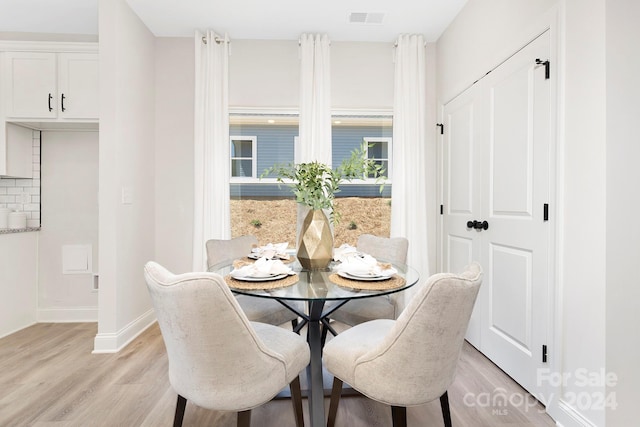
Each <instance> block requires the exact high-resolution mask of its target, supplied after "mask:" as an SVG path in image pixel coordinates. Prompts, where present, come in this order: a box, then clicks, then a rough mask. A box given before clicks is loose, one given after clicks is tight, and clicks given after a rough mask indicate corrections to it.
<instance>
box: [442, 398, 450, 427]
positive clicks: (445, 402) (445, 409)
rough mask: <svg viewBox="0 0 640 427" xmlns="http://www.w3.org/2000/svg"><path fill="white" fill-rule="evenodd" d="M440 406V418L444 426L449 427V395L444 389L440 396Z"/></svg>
mask: <svg viewBox="0 0 640 427" xmlns="http://www.w3.org/2000/svg"><path fill="white" fill-rule="evenodd" d="M440 407H441V408H442V418H444V425H445V427H451V411H450V410H449V395H448V394H447V392H446V391H445V392H444V394H443V395H442V396H440Z"/></svg>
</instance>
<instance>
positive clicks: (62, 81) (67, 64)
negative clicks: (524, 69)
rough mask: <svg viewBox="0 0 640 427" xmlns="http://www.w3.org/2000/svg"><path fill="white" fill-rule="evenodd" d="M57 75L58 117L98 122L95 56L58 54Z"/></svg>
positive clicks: (96, 56) (96, 60) (96, 63)
mask: <svg viewBox="0 0 640 427" xmlns="http://www.w3.org/2000/svg"><path fill="white" fill-rule="evenodd" d="M58 71H59V75H58V76H59V79H58V82H59V84H58V93H59V95H58V106H59V113H58V117H59V118H61V119H98V111H99V110H98V108H99V102H98V55H97V54H94V53H61V54H59V55H58Z"/></svg>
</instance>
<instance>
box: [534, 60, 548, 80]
mask: <svg viewBox="0 0 640 427" xmlns="http://www.w3.org/2000/svg"><path fill="white" fill-rule="evenodd" d="M536 64H537V65H544V79H545V80H549V79H550V78H551V63H550V62H549V60H548V59H547V60H546V61H543V60H542V59H540V58H536Z"/></svg>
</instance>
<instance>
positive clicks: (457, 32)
mask: <svg viewBox="0 0 640 427" xmlns="http://www.w3.org/2000/svg"><path fill="white" fill-rule="evenodd" d="M556 3H557V1H556V0H537V1H526V0H469V1H468V2H467V4H466V5H465V7H464V8H463V9H462V10H461V11H460V12H459V13H458V15H457V16H456V18H455V20H454V21H453V22H452V23H451V25H450V26H449V27H447V30H446V31H445V32H444V33H443V34H442V36H440V38H439V39H438V43H437V44H438V51H437V58H438V99H439V100H440V101H441V102H442V103H446V102H448V101H450V100H451V99H452V98H453V97H454V96H455V95H457V94H459V93H460V92H462V91H463V90H464V89H465V88H467V87H469V86H470V85H471V84H472V83H473V82H474V81H476V80H477V79H479V78H481V77H482V76H484V74H485V73H486V72H487V71H489V70H491V69H492V68H494V67H495V66H496V65H498V64H499V63H500V62H502V61H504V60H505V59H506V58H507V57H509V56H510V55H511V54H513V52H515V51H516V49H519V48H520V47H522V46H523V45H524V44H525V43H526V41H528V40H532V39H533V38H535V35H537V34H539V33H540V27H541V26H543V27H544V26H545V24H546V22H545V21H546V20H547V19H546V17H545V15H546V13H547V11H548V10H549V9H550V8H551V7H552V6H553V5H555V4H556Z"/></svg>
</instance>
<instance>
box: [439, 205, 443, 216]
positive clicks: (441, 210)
mask: <svg viewBox="0 0 640 427" xmlns="http://www.w3.org/2000/svg"><path fill="white" fill-rule="evenodd" d="M440 215H444V205H440Z"/></svg>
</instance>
